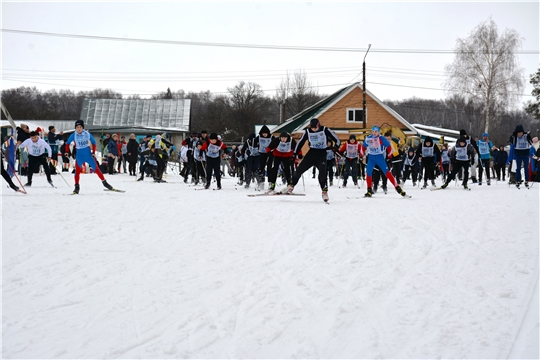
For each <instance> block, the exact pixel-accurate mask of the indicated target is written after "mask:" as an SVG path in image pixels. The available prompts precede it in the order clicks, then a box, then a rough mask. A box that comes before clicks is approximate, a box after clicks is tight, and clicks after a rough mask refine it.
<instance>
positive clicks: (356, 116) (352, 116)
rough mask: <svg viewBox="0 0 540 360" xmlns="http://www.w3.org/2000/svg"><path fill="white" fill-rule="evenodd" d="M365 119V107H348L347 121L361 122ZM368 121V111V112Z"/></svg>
mask: <svg viewBox="0 0 540 360" xmlns="http://www.w3.org/2000/svg"><path fill="white" fill-rule="evenodd" d="M363 121H364V109H347V122H348V123H356V124H361V123H362V122H363ZM366 123H367V112H366Z"/></svg>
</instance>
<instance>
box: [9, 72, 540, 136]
mask: <svg viewBox="0 0 540 360" xmlns="http://www.w3.org/2000/svg"><path fill="white" fill-rule="evenodd" d="M324 97H326V95H319V94H317V93H313V92H306V93H302V94H292V95H290V96H289V97H288V98H287V99H286V100H285V101H280V100H278V99H277V98H276V97H269V96H266V95H265V94H264V93H263V92H262V90H261V88H260V86H259V85H257V84H253V83H247V84H246V83H243V82H241V83H239V84H238V85H237V86H235V87H233V88H230V89H229V93H228V94H220V95H215V94H212V93H211V92H209V91H206V92H199V93H194V92H187V93H186V92H184V91H183V90H179V91H177V92H171V91H170V90H167V91H166V92H162V93H158V94H155V95H153V96H152V97H151V98H152V99H172V98H187V99H191V101H192V104H191V119H192V130H193V131H200V130H202V129H206V130H209V131H215V132H218V133H227V134H228V135H227V136H228V137H230V140H232V141H237V140H239V139H240V138H241V137H246V136H247V135H248V134H249V133H251V132H253V128H254V125H258V124H267V125H273V124H279V121H280V102H281V103H282V104H284V105H283V106H282V107H281V109H282V110H281V111H282V114H281V117H282V119H284V120H286V119H287V118H289V117H291V116H293V115H295V114H297V113H298V112H300V111H302V110H303V109H305V108H307V107H309V106H311V105H313V104H315V103H316V102H318V101H319V100H321V99H323V98H324ZM85 98H99V99H122V98H123V99H138V98H140V97H139V96H137V95H134V96H127V97H124V96H123V95H122V94H121V93H119V92H115V91H113V90H108V89H95V90H92V91H80V92H77V93H75V92H73V91H70V90H48V91H44V92H42V91H40V90H38V89H36V88H35V87H32V88H31V87H19V88H14V89H8V90H3V91H2V103H3V104H4V105H5V106H6V108H7V109H8V111H9V112H10V114H11V116H12V117H13V118H14V119H16V120H76V119H78V118H79V116H80V113H81V108H82V103H83V100H84V99H85ZM384 102H385V103H386V104H387V105H388V106H390V107H391V108H393V109H394V110H396V111H397V112H398V113H399V114H400V115H401V116H403V118H405V119H406V120H407V121H408V122H409V123H411V124H423V125H429V126H437V127H443V128H448V129H454V130H459V129H465V130H466V131H467V133H468V134H470V135H472V136H480V135H481V134H482V132H483V130H482V129H483V128H484V120H483V110H482V109H481V108H479V107H477V106H475V105H474V104H472V103H467V102H465V101H464V100H463V99H461V98H460V97H457V96H456V97H454V98H451V99H447V100H428V99H419V98H411V99H407V100H402V101H392V100H385V101H384ZM2 119H5V117H4V114H2ZM518 124H521V125H523V126H524V128H525V129H526V131H531V136H533V137H534V136H540V131H539V129H540V121H539V120H537V119H534V118H533V117H532V116H530V115H528V114H527V113H526V112H525V111H524V110H515V111H512V112H506V113H499V114H496V116H495V121H493V122H492V127H491V129H492V130H490V138H491V140H492V141H493V142H494V144H496V145H497V144H498V145H501V144H506V141H507V140H508V138H509V136H510V135H511V133H512V132H513V130H514V128H515V127H516V125H518Z"/></svg>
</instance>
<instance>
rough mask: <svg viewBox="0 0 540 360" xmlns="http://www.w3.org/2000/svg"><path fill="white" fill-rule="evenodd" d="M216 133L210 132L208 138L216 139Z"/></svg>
mask: <svg viewBox="0 0 540 360" xmlns="http://www.w3.org/2000/svg"><path fill="white" fill-rule="evenodd" d="M217 138H218V137H217V134H216V133H211V134H210V140H217Z"/></svg>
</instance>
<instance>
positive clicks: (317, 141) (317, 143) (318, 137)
mask: <svg viewBox="0 0 540 360" xmlns="http://www.w3.org/2000/svg"><path fill="white" fill-rule="evenodd" d="M308 138H309V147H310V148H312V149H326V135H325V134H324V131H318V132H315V133H310V132H308Z"/></svg>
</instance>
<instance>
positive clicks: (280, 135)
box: [279, 131, 289, 138]
mask: <svg viewBox="0 0 540 360" xmlns="http://www.w3.org/2000/svg"><path fill="white" fill-rule="evenodd" d="M279 137H280V138H282V137H286V138H288V137H289V133H288V132H286V131H283V132H282V133H281V134H279Z"/></svg>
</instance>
